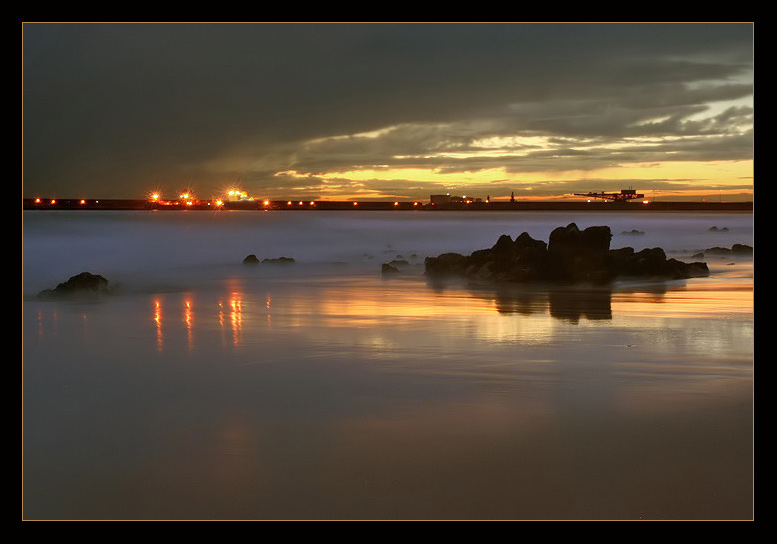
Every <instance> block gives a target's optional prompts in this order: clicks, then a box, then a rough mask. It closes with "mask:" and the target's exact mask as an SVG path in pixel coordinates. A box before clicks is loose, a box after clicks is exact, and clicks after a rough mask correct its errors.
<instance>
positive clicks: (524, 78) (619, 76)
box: [22, 23, 754, 201]
mask: <svg viewBox="0 0 777 544" xmlns="http://www.w3.org/2000/svg"><path fill="white" fill-rule="evenodd" d="M753 30H754V29H753V24H752V23H698V24H695V23H694V24H692V23H651V24H647V23H628V24H627V23H601V24H594V23H133V24H123V23H78V24H74V23H23V25H22V34H23V35H22V38H23V66H22V68H23V103H22V108H23V134H22V138H23V188H22V192H23V196H24V197H35V196H41V197H45V198H48V197H54V198H106V199H108V198H118V199H122V198H129V199H135V198H146V197H147V196H148V194H149V193H151V192H153V191H160V192H161V193H162V195H163V197H165V198H175V197H176V196H177V195H178V194H180V193H181V192H182V191H184V190H189V191H193V192H194V193H195V194H196V195H197V196H199V197H200V198H203V199H206V198H208V199H209V198H216V197H218V196H221V195H223V193H224V192H225V191H226V190H228V189H229V188H239V189H241V190H244V191H246V192H248V193H249V194H250V195H251V196H254V197H256V198H271V199H286V198H293V199H298V198H299V199H303V198H304V199H325V200H351V199H355V200H373V199H378V200H389V199H390V200H428V198H429V196H430V195H431V194H445V193H449V194H455V195H461V196H471V197H474V198H483V199H485V198H486V197H490V198H491V200H506V199H509V198H510V196H511V194H512V195H514V196H515V198H516V199H519V200H524V199H525V200H529V199H539V200H552V199H569V198H575V197H573V196H572V195H574V193H579V192H589V191H592V192H601V191H605V192H617V191H620V190H621V189H628V188H632V189H635V190H637V191H639V192H641V193H645V194H646V196H649V197H652V198H655V199H656V200H661V199H663V200H700V199H702V198H707V199H715V200H726V201H731V200H752V199H753V188H754V181H753V153H754V142H753V123H754V117H753V92H754V90H753V77H754V76H753Z"/></svg>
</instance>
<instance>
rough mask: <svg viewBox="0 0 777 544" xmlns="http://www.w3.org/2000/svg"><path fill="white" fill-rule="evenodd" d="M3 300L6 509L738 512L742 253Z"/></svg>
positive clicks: (747, 503)
mask: <svg viewBox="0 0 777 544" xmlns="http://www.w3.org/2000/svg"><path fill="white" fill-rule="evenodd" d="M715 270H716V272H718V274H716V276H715V278H713V279H709V278H706V279H697V280H688V281H685V282H669V283H668V284H646V285H623V286H618V287H616V288H615V289H613V290H611V291H606V292H596V293H591V292H579V291H575V290H572V291H566V292H564V291H561V292H548V291H543V290H519V291H517V292H516V291H515V290H513V291H512V292H507V293H506V292H504V291H503V290H502V291H499V292H497V291H493V290H491V291H490V290H488V289H485V290H484V289H472V288H468V287H465V286H456V285H453V286H447V287H444V288H436V287H433V286H430V285H429V284H427V283H426V281H425V280H424V279H423V277H422V276H421V275H420V274H419V273H418V272H417V270H416V272H415V273H412V274H407V275H405V276H400V277H397V278H392V279H390V280H387V279H383V278H381V277H380V276H379V275H378V274H365V275H356V276H348V277H341V276H337V275H322V276H319V277H313V278H309V277H308V278H304V277H293V276H291V277H286V278H282V279H274V280H273V279H269V278H266V277H265V278H251V277H248V276H245V277H240V278H233V279H230V280H225V281H223V282H215V283H214V284H213V285H211V286H210V287H209V288H207V289H200V290H197V291H191V292H183V291H181V292H164V293H146V294H137V293H132V294H126V295H123V296H121V295H120V296H117V297H115V298H113V299H112V300H110V302H108V303H77V302H70V303H57V304H52V303H41V302H35V301H28V302H25V307H24V327H23V330H24V349H25V352H24V358H25V359H24V393H25V397H24V408H25V412H24V431H25V436H24V446H25V451H24V456H25V457H24V460H25V464H24V472H25V481H24V486H25V487H24V491H25V494H24V507H25V509H24V517H25V518H26V519H634V520H636V519H751V518H752V515H753V510H752V499H753V497H752V493H753V485H752V475H753V466H752V461H753V447H752V446H753V436H752V431H753V428H752V423H753V413H752V409H753V405H752V393H753V360H752V357H753V306H752V302H753V298H752V262H749V263H748V262H745V263H739V264H736V265H729V264H728V263H723V262H721V263H720V264H719V265H717V268H716V269H715Z"/></svg>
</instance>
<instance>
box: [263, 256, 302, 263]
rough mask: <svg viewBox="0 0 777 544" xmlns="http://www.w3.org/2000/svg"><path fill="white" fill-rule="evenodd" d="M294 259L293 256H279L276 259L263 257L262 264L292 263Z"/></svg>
mask: <svg viewBox="0 0 777 544" xmlns="http://www.w3.org/2000/svg"><path fill="white" fill-rule="evenodd" d="M294 262H295V261H294V259H292V258H291V257H278V258H276V259H262V264H292V263H294Z"/></svg>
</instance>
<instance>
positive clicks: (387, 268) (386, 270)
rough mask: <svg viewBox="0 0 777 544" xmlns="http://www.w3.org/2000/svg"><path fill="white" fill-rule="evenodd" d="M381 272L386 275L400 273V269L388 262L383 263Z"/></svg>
mask: <svg viewBox="0 0 777 544" xmlns="http://www.w3.org/2000/svg"><path fill="white" fill-rule="evenodd" d="M380 273H381V274H382V275H384V276H390V275H392V274H399V269H398V268H396V267H394V266H391V265H390V264H388V263H383V265H382V266H381V267H380Z"/></svg>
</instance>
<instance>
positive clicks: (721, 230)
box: [709, 227, 728, 232]
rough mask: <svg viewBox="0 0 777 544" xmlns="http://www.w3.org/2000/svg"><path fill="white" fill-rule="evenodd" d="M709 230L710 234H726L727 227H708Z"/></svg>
mask: <svg viewBox="0 0 777 544" xmlns="http://www.w3.org/2000/svg"><path fill="white" fill-rule="evenodd" d="M709 230H710V232H715V231H719V232H727V231H728V227H721V228H718V227H710V228H709Z"/></svg>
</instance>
